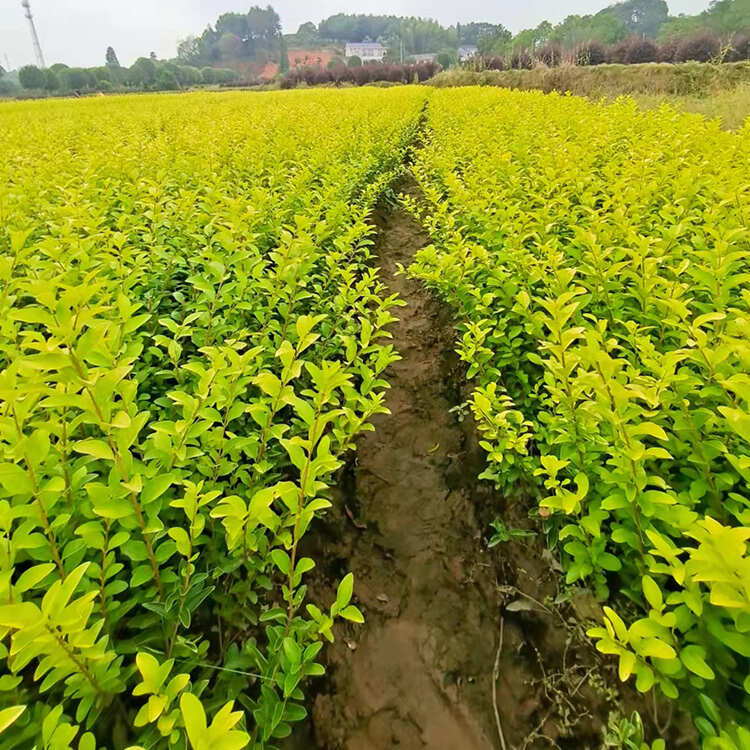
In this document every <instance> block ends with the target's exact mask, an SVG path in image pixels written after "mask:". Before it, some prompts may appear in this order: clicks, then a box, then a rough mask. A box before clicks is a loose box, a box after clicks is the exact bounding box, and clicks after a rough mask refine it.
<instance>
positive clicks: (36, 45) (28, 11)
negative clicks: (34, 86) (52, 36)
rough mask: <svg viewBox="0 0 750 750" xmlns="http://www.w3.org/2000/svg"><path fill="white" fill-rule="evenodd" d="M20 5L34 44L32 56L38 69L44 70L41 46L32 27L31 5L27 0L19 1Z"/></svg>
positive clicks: (34, 27) (34, 28)
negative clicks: (34, 56) (23, 10)
mask: <svg viewBox="0 0 750 750" xmlns="http://www.w3.org/2000/svg"><path fill="white" fill-rule="evenodd" d="M21 5H22V6H23V7H24V8H25V9H26V18H28V19H29V26H30V27H31V41H32V43H33V44H34V54H35V55H36V61H37V64H38V65H39V67H40V68H46V67H47V66H46V65H45V64H44V55H43V54H42V46H41V45H40V44H39V37H38V36H37V33H36V26H34V18H33V16H32V15H31V5H29V0H21Z"/></svg>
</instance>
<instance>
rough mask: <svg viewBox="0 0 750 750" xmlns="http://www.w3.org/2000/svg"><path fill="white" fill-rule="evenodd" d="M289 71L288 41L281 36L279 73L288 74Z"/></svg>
mask: <svg viewBox="0 0 750 750" xmlns="http://www.w3.org/2000/svg"><path fill="white" fill-rule="evenodd" d="M288 70H289V55H287V52H286V39H285V38H284V35H283V34H279V72H280V73H286V72H287V71H288Z"/></svg>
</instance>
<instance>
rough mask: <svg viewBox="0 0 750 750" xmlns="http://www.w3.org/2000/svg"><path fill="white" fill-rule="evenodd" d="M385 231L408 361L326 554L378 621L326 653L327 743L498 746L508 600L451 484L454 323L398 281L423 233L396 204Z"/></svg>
mask: <svg viewBox="0 0 750 750" xmlns="http://www.w3.org/2000/svg"><path fill="white" fill-rule="evenodd" d="M380 230H381V231H380V234H379V237H378V245H377V250H378V255H379V259H378V263H379V265H380V266H381V268H382V278H383V280H384V282H385V283H386V284H387V285H388V286H389V288H390V289H391V291H393V292H397V293H398V294H399V296H400V297H401V298H402V299H403V300H404V301H405V302H406V305H405V307H402V308H400V309H399V310H398V311H397V315H398V316H399V318H400V320H399V322H398V323H397V324H396V325H395V326H394V328H393V337H394V345H395V347H396V349H397V350H398V351H399V352H400V354H401V357H402V359H401V361H399V362H397V363H396V364H395V365H393V366H392V367H391V368H390V369H389V372H388V379H389V382H390V383H391V385H392V387H391V390H390V392H389V394H388V399H387V404H388V407H389V409H390V410H391V415H382V416H380V417H378V418H377V419H376V420H375V431H374V432H370V433H366V434H365V436H364V437H363V438H362V439H361V441H360V443H359V450H358V452H357V456H356V464H355V465H353V466H351V467H350V469H349V471H348V472H346V473H345V474H344V476H343V477H342V481H341V483H340V487H341V493H342V497H340V499H339V500H340V502H339V503H337V505H338V506H341V507H343V506H345V507H346V508H348V510H349V511H350V513H351V517H352V519H353V520H350V519H349V518H346V517H345V518H343V519H342V518H340V517H339V518H338V519H336V518H333V519H332V520H331V525H330V527H329V528H328V531H329V534H330V535H329V537H328V540H327V543H325V545H324V549H323V552H322V555H323V557H322V558H321V554H320V553H318V556H317V557H316V559H330V557H335V558H338V559H339V560H341V563H342V570H343V568H346V570H352V571H353V572H354V576H355V591H356V595H357V597H358V600H359V603H360V604H361V605H362V608H363V609H364V611H365V613H366V619H367V623H366V625H365V626H364V627H362V628H358V629H356V630H351V631H350V633H349V634H348V635H346V636H344V638H339V639H338V641H337V643H336V644H335V645H334V646H332V647H329V648H328V649H327V652H328V660H329V673H330V675H331V678H330V683H329V684H328V686H327V690H326V691H325V692H324V693H322V694H320V695H319V696H318V697H317V700H316V702H315V706H314V711H313V720H314V727H315V739H316V740H317V742H318V745H319V746H321V747H326V748H346V750H375V749H376V748H377V750H381V749H382V748H391V747H401V748H432V749H434V750H438V748H443V749H445V748H465V749H466V750H491V749H492V748H494V747H495V746H496V735H494V734H493V733H495V731H496V730H495V728H494V723H493V722H494V719H493V718H492V709H491V703H490V702H489V701H490V695H491V684H490V680H491V673H492V663H493V658H494V650H495V647H496V641H497V637H498V629H497V626H498V610H497V606H496V601H497V596H496V595H495V594H494V590H493V589H494V577H493V576H492V575H490V576H485V575H483V574H482V570H483V569H488V568H490V567H491V564H490V561H489V560H488V559H485V557H484V556H483V555H482V553H481V549H480V546H479V544H478V543H477V541H478V537H479V536H480V534H479V529H478V526H477V524H476V522H475V520H474V511H473V506H472V503H471V500H470V498H469V496H468V494H467V492H465V491H464V489H463V488H461V487H460V486H456V482H455V481H453V480H455V477H457V476H458V475H460V474H463V473H466V470H465V468H462V454H463V451H464V442H465V440H464V434H463V432H462V431H461V429H460V428H459V426H458V423H457V421H456V418H455V415H453V414H451V413H450V409H451V407H452V406H454V402H452V401H451V400H450V399H449V398H448V396H447V392H448V391H449V390H450V389H449V379H450V373H451V369H452V368H454V367H455V363H456V357H455V355H454V354H453V341H452V329H451V325H450V321H449V319H447V318H446V316H445V313H442V314H441V311H440V309H439V308H438V306H437V304H436V303H435V302H434V301H433V300H432V299H431V297H430V295H429V294H428V293H427V292H426V291H425V290H424V289H423V288H422V287H421V286H420V284H419V283H418V282H416V281H412V280H409V279H406V278H405V277H403V276H396V275H395V274H396V271H397V263H402V264H404V265H408V263H409V261H410V259H411V257H412V255H413V254H414V252H415V251H416V250H417V249H418V247H419V246H420V245H421V244H424V243H426V242H427V241H428V240H427V237H426V235H425V234H424V233H423V232H422V230H421V228H420V227H419V225H418V224H417V223H416V222H415V221H413V220H412V219H411V218H410V217H409V216H407V215H406V214H405V213H404V212H403V211H401V210H397V209H396V210H391V211H388V212H386V214H385V218H384V219H383V220H381V221H380ZM468 473H471V474H473V476H474V477H476V472H475V471H474V470H473V468H472V469H469V470H468ZM452 478H453V480H452ZM342 524H343V528H342ZM355 524H356V525H361V526H364V525H366V527H367V528H366V529H364V528H357V526H356V525H355Z"/></svg>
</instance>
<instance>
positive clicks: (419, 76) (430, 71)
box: [281, 62, 440, 89]
mask: <svg viewBox="0 0 750 750" xmlns="http://www.w3.org/2000/svg"><path fill="white" fill-rule="evenodd" d="M439 70H440V65H438V63H436V62H425V63H417V64H415V65H390V64H374V65H362V66H358V67H345V66H338V67H332V68H328V69H325V70H324V69H323V68H318V67H306V68H296V69H294V70H290V71H289V72H288V73H287V74H286V75H285V76H284V77H283V78H282V79H281V88H284V89H291V88H295V87H296V86H299V85H300V84H302V83H304V84H307V85H308V86H322V85H325V84H329V83H334V84H336V85H339V84H342V83H353V84H355V85H357V86H363V85H364V84H366V83H376V82H379V81H386V82H390V83H413V82H415V81H418V82H419V83H422V82H423V81H427V80H429V79H430V78H432V77H433V76H434V75H435V74H436V73H437V72H438V71H439Z"/></svg>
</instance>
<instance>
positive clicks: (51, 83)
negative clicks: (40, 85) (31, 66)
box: [42, 68, 60, 91]
mask: <svg viewBox="0 0 750 750" xmlns="http://www.w3.org/2000/svg"><path fill="white" fill-rule="evenodd" d="M42 72H43V73H44V88H45V90H46V91H57V89H59V88H60V79H59V78H58V77H57V73H55V71H54V70H52V69H51V68H47V69H46V70H44V71H42Z"/></svg>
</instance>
